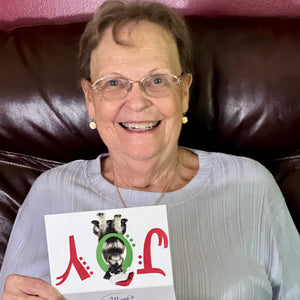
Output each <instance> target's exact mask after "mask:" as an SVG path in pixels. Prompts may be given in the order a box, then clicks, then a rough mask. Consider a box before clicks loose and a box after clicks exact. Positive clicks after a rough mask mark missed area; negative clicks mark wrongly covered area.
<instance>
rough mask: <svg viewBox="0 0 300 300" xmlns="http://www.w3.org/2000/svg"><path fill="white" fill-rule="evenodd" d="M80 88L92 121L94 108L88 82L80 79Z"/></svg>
mask: <svg viewBox="0 0 300 300" xmlns="http://www.w3.org/2000/svg"><path fill="white" fill-rule="evenodd" d="M81 88H82V90H83V93H84V97H85V105H86V108H87V110H88V114H89V116H90V118H91V119H92V120H94V119H95V108H94V101H93V97H92V93H91V88H90V83H89V81H88V80H86V79H84V78H82V79H81Z"/></svg>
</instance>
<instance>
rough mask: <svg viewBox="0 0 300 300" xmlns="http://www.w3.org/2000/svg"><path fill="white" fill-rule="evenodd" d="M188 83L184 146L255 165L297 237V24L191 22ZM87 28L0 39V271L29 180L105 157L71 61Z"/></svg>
mask: <svg viewBox="0 0 300 300" xmlns="http://www.w3.org/2000/svg"><path fill="white" fill-rule="evenodd" d="M187 21H188V24H189V25H190V28H191V33H192V37H193V47H194V48H193V50H194V67H195V72H194V83H193V85H192V87H191V91H190V92H191V101H190V109H189V112H188V114H187V115H188V117H189V122H188V123H187V124H186V125H184V127H183V131H182V135H181V137H180V144H181V145H184V146H187V147H193V148H198V149H204V150H209V151H219V152H226V153H232V154H236V155H244V156H248V157H252V158H254V159H257V160H259V161H260V162H261V163H263V164H264V165H265V166H266V167H267V168H268V169H269V170H270V171H271V172H272V173H273V175H274V177H275V178H276V180H277V182H278V184H279V186H280V188H281V190H282V192H283V194H284V196H285V198H286V203H287V205H288V207H289V209H290V212H291V215H292V216H293V218H294V221H295V223H296V225H297V227H298V230H299V229H300V218H299V217H300V100H299V99H300V88H299V83H300V72H299V70H300V55H299V53H300V35H299V31H300V20H296V19H276V18H273V19H272V18H268V19H259V18H232V17H230V18H229V17H228V18H202V17H197V16H190V17H187ZM84 25H85V24H84V23H76V24H68V25H40V26H34V27H26V28H17V29H14V30H12V31H0V65H1V69H0V205H1V206H0V265H1V263H2V259H3V255H4V252H5V248H6V244H7V241H8V238H9V234H10V231H11V228H12V224H13V222H14V219H15V216H16V213H17V210H18V208H19V207H20V205H21V204H22V202H23V200H24V198H25V195H26V194H27V192H28V191H29V189H30V186H31V185H32V183H33V181H34V180H35V178H36V177H37V176H38V175H39V174H41V173H42V172H43V171H45V170H47V169H49V168H52V167H55V166H57V165H59V164H62V163H65V162H68V161H71V160H74V159H89V158H93V157H95V156H96V155H98V154H99V153H102V152H105V151H106V147H105V145H104V144H103V143H102V141H101V140H100V138H99V136H98V134H97V133H96V132H95V131H91V130H90V129H89V127H88V122H89V118H88V115H87V112H86V109H85V102H84V97H83V93H82V91H81V89H80V78H79V76H78V73H77V65H76V58H77V53H78V40H79V37H80V34H81V33H82V31H83V29H84Z"/></svg>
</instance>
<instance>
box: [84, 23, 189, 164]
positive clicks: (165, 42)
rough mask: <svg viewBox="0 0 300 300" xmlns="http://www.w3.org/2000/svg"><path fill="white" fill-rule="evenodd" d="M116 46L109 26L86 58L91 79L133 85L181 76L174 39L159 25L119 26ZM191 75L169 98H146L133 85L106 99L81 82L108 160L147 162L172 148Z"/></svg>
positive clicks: (184, 108) (183, 109)
mask: <svg viewBox="0 0 300 300" xmlns="http://www.w3.org/2000/svg"><path fill="white" fill-rule="evenodd" d="M119 37H120V38H121V40H122V41H124V42H125V43H126V45H125V46H124V45H118V44H116V43H115V41H114V39H113V37H112V32H111V27H109V28H108V29H107V30H106V31H105V33H104V35H103V37H102V38H101V42H100V43H99V45H98V47H97V48H96V49H95V50H94V51H93V52H92V55H91V66H90V67H91V80H92V81H96V80H97V79H99V78H102V77H124V78H127V79H130V80H133V81H136V80H140V79H142V78H143V77H145V76H148V75H153V74H173V75H176V76H179V75H181V73H182V69H181V66H180V60H179V55H178V50H177V46H176V44H175V41H174V40H173V37H172V36H171V35H170V34H169V33H167V32H166V31H164V30H163V29H162V28H161V27H160V26H158V25H156V24H154V23H151V22H147V21H140V22H138V23H129V24H128V25H126V26H124V27H123V29H122V30H121V32H120V35H119ZM190 83H191V75H186V76H184V77H183V80H182V83H181V84H179V85H178V86H176V87H175V88H174V90H172V92H171V93H170V95H169V96H167V97H163V98H154V97H150V96H148V95H147V94H146V93H145V92H144V91H142V90H141V89H140V87H139V84H138V83H135V84H133V87H132V89H131V91H129V92H128V94H127V96H126V97H125V98H123V99H119V100H112V101H110V100H108V99H106V98H103V97H101V94H99V93H96V92H95V91H94V90H93V89H92V88H91V87H90V86H89V84H88V82H87V81H86V80H82V87H83V90H84V92H85V96H86V104H87V109H88V112H89V116H90V118H91V119H93V120H95V121H96V124H97V130H98V132H99V134H100V136H101V138H102V140H103V142H104V143H105V144H106V146H107V148H108V150H109V152H110V154H111V156H114V157H118V158H121V159H125V158H132V159H135V160H146V159H151V158H155V157H164V154H167V153H170V151H173V152H174V150H177V142H178V137H179V134H180V130H181V124H182V121H181V120H182V115H183V114H184V113H185V112H186V111H187V109H188V101H189V86H190Z"/></svg>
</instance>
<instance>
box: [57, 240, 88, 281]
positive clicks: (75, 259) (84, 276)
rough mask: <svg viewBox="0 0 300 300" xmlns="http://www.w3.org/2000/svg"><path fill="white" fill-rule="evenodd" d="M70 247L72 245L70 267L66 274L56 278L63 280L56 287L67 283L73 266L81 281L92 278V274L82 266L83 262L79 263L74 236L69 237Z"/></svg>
mask: <svg viewBox="0 0 300 300" xmlns="http://www.w3.org/2000/svg"><path fill="white" fill-rule="evenodd" d="M69 245H70V261H69V265H68V267H67V270H66V271H65V273H64V274H63V275H61V276H59V277H57V278H56V279H57V280H59V279H61V281H60V282H59V283H57V284H56V285H60V284H62V283H64V282H65V281H66V279H67V278H68V276H69V273H70V270H71V267H72V265H74V267H75V269H76V271H77V273H78V275H79V277H80V279H81V280H85V279H87V278H89V277H91V276H90V274H89V273H88V272H87V270H86V269H85V268H84V266H83V265H82V264H81V262H80V261H79V259H78V257H77V252H76V246H75V240H74V235H70V236H69Z"/></svg>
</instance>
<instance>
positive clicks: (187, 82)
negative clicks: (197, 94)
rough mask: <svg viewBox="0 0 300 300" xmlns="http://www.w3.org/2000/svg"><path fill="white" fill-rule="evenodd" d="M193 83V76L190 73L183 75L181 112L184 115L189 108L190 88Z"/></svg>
mask: <svg viewBox="0 0 300 300" xmlns="http://www.w3.org/2000/svg"><path fill="white" fill-rule="evenodd" d="M192 81H193V75H192V74H191V73H187V74H184V75H183V76H182V112H183V113H186V112H187V110H188V108H189V102H190V86H191V84H192Z"/></svg>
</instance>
